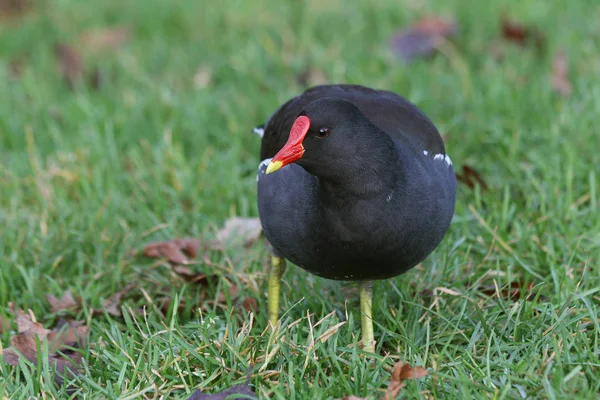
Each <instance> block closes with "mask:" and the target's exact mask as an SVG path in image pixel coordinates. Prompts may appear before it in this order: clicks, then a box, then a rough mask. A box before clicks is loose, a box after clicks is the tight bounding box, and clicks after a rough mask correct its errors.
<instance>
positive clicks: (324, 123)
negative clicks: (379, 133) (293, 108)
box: [266, 97, 365, 174]
mask: <svg viewBox="0 0 600 400" xmlns="http://www.w3.org/2000/svg"><path fill="white" fill-rule="evenodd" d="M364 119H365V117H364V115H363V114H362V113H361V112H360V110H359V109H358V107H356V106H355V105H354V104H352V103H351V102H349V101H346V100H342V99H339V98H333V97H331V98H323V99H319V100H315V101H313V102H311V103H309V104H307V105H306V106H305V107H304V109H303V110H302V111H301V112H300V113H299V114H298V116H297V117H296V119H295V121H294V124H293V125H292V128H291V130H290V135H289V138H288V140H287V142H286V144H285V145H284V146H283V147H282V148H281V150H279V152H278V153H277V154H276V155H275V157H273V158H272V159H271V162H270V163H269V165H268V166H267V170H266V173H267V174H270V173H272V172H275V171H277V170H279V169H280V168H282V167H284V166H286V165H288V164H291V163H297V164H298V165H300V166H302V167H304V168H306V169H308V170H310V169H311V168H312V167H317V166H320V165H328V164H330V163H331V162H332V161H335V160H341V159H349V158H350V157H352V156H353V153H354V152H355V151H357V146H351V145H350V142H352V141H354V140H355V136H356V135H357V132H358V131H360V127H361V121H362V120H364Z"/></svg>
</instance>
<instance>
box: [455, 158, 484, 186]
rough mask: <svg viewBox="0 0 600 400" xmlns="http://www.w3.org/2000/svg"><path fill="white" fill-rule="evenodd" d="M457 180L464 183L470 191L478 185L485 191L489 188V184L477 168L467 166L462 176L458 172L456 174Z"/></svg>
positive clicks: (463, 169) (463, 168)
mask: <svg viewBox="0 0 600 400" xmlns="http://www.w3.org/2000/svg"><path fill="white" fill-rule="evenodd" d="M456 179H457V180H458V181H459V182H463V183H464V184H465V185H467V186H468V187H469V188H470V189H473V188H474V187H475V184H476V183H477V184H479V186H481V189H482V190H484V191H485V190H487V188H488V186H487V183H486V182H485V180H484V179H483V177H482V176H481V174H480V173H479V172H477V171H476V170H475V168H473V167H471V166H469V165H466V164H465V165H463V167H462V174H460V173H458V172H457V173H456Z"/></svg>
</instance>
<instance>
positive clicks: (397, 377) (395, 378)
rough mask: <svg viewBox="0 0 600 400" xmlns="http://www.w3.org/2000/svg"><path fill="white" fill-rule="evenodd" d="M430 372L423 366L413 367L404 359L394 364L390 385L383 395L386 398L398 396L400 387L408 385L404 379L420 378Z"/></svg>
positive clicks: (390, 399)
mask: <svg viewBox="0 0 600 400" xmlns="http://www.w3.org/2000/svg"><path fill="white" fill-rule="evenodd" d="M428 374H429V373H428V372H427V370H426V369H425V368H423V367H412V366H411V365H410V364H408V363H404V362H402V361H400V362H397V363H396V364H394V369H393V370H392V378H391V380H390V383H389V385H388V388H387V390H386V392H385V395H384V396H383V399H384V400H393V399H395V398H396V396H397V395H398V393H399V392H400V389H402V388H403V387H405V386H406V383H405V382H404V381H406V380H409V379H419V378H423V377H425V376H427V375H428Z"/></svg>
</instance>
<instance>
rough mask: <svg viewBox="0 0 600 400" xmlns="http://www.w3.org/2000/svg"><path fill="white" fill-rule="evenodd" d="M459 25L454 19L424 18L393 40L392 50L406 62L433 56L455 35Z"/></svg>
mask: <svg viewBox="0 0 600 400" xmlns="http://www.w3.org/2000/svg"><path fill="white" fill-rule="evenodd" d="M457 30H458V25H457V24H456V22H455V21H454V19H452V18H446V17H439V16H434V15H429V16H424V17H422V18H421V19H419V20H417V22H415V24H414V25H412V26H411V27H409V28H407V29H405V30H403V31H401V32H399V33H398V34H396V35H395V36H394V37H393V38H392V44H391V46H392V49H393V50H394V52H395V53H396V54H397V55H398V56H399V57H400V58H401V59H402V60H404V61H405V62H411V61H414V60H416V59H418V58H424V57H429V56H432V55H433V54H434V53H435V52H436V50H437V49H438V48H439V46H440V45H441V44H442V43H443V42H444V41H445V40H446V39H448V38H450V37H451V36H453V35H455V34H456V32H457Z"/></svg>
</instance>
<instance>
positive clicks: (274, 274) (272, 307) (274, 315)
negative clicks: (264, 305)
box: [268, 256, 285, 326]
mask: <svg viewBox="0 0 600 400" xmlns="http://www.w3.org/2000/svg"><path fill="white" fill-rule="evenodd" d="M284 272H285V258H283V257H277V256H272V257H271V269H270V270H269V298H268V303H269V322H270V323H271V325H272V326H275V325H276V324H277V321H279V291H280V287H281V276H282V275H283V273H284Z"/></svg>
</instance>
